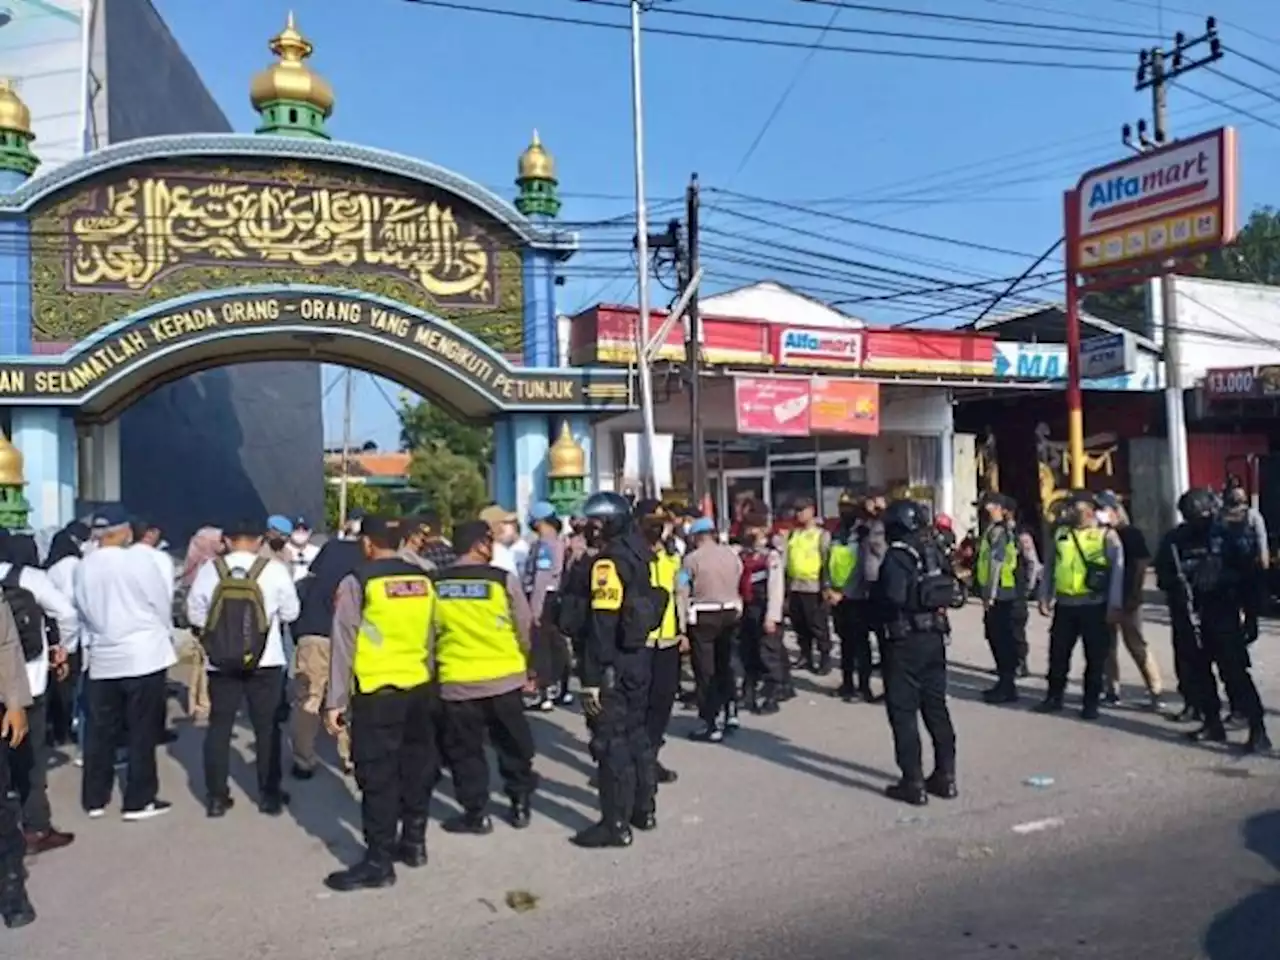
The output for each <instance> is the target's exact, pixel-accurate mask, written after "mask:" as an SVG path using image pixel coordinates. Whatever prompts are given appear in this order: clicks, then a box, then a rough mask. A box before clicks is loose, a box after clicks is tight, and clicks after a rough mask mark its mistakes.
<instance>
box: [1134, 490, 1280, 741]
mask: <svg viewBox="0 0 1280 960" xmlns="http://www.w3.org/2000/svg"><path fill="white" fill-rule="evenodd" d="M1178 510H1179V512H1180V513H1181V514H1182V516H1183V523H1181V524H1179V525H1178V526H1177V527H1176V528H1175V529H1173V530H1171V531H1170V532H1169V533H1168V534H1167V535H1166V536H1165V538H1164V540H1163V541H1162V542H1161V544H1160V549H1159V551H1158V552H1157V555H1156V563H1155V566H1156V578H1157V583H1158V584H1159V586H1160V589H1162V590H1164V591H1165V594H1166V596H1167V597H1168V601H1169V612H1170V614H1171V616H1172V619H1173V627H1174V637H1175V642H1177V640H1178V637H1179V636H1181V637H1182V646H1183V651H1184V652H1183V659H1184V669H1185V670H1186V671H1187V673H1188V675H1187V676H1186V677H1184V678H1183V681H1182V684H1183V687H1184V689H1185V694H1184V695H1185V696H1189V697H1190V698H1191V700H1192V702H1193V704H1194V705H1195V706H1196V707H1197V708H1198V709H1199V711H1200V714H1201V717H1202V719H1203V721H1204V726H1203V727H1201V728H1200V729H1199V730H1197V731H1195V732H1194V733H1192V734H1190V736H1191V738H1192V739H1194V740H1197V741H1203V740H1208V741H1213V742H1217V743H1221V742H1223V741H1225V740H1226V738H1227V734H1226V730H1225V728H1224V726H1223V723H1222V701H1221V699H1220V698H1219V696H1218V684H1217V682H1216V681H1215V679H1214V676H1213V668H1214V666H1217V668H1218V672H1219V673H1220V674H1221V676H1222V683H1223V685H1224V686H1225V687H1226V688H1227V695H1228V696H1229V697H1230V698H1231V702H1232V703H1233V704H1234V705H1235V708H1236V709H1237V710H1238V711H1239V712H1240V714H1241V715H1242V716H1243V717H1244V718H1245V719H1246V720H1247V721H1248V723H1249V740H1248V742H1247V743H1246V745H1245V748H1246V750H1248V751H1249V752H1259V751H1264V750H1269V749H1270V748H1271V741H1270V739H1269V738H1268V737H1267V731H1266V725H1265V723H1264V722H1263V717H1264V710H1263V707H1262V700H1261V699H1260V698H1259V696H1258V688H1257V687H1256V686H1255V685H1254V682H1253V677H1252V676H1251V675H1250V673H1249V646H1248V641H1247V639H1246V633H1245V624H1244V607H1245V605H1246V595H1247V591H1248V590H1250V589H1256V587H1257V583H1258V578H1257V576H1256V574H1255V570H1256V567H1257V554H1256V553H1249V552H1248V551H1247V548H1246V545H1244V544H1242V543H1241V541H1240V540H1239V539H1238V538H1236V537H1234V536H1232V535H1231V534H1230V532H1229V531H1228V530H1227V529H1226V528H1225V527H1224V526H1223V525H1222V524H1220V523H1219V522H1217V521H1216V520H1215V513H1216V502H1215V498H1214V495H1213V493H1212V492H1211V491H1209V490H1189V491H1187V492H1186V493H1184V494H1183V495H1182V497H1181V499H1180V500H1179V501H1178Z"/></svg>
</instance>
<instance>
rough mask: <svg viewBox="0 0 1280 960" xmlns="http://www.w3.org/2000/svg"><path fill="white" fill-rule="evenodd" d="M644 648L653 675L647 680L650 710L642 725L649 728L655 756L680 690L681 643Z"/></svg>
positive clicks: (663, 738) (669, 721)
mask: <svg viewBox="0 0 1280 960" xmlns="http://www.w3.org/2000/svg"><path fill="white" fill-rule="evenodd" d="M646 649H647V650H648V655H649V674H650V676H651V677H652V678H653V679H652V681H651V682H650V684H649V711H648V714H647V718H646V720H645V729H647V730H648V731H649V743H650V744H651V745H652V746H653V755H654V756H655V757H657V755H658V751H659V750H661V749H662V743H663V741H664V740H665V739H666V736H667V725H668V724H669V723H671V711H672V710H674V709H675V705H676V697H677V696H678V695H679V693H680V647H679V646H677V645H672V646H669V647H647V648H646Z"/></svg>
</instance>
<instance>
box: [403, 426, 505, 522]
mask: <svg viewBox="0 0 1280 960" xmlns="http://www.w3.org/2000/svg"><path fill="white" fill-rule="evenodd" d="M409 482H410V483H411V484H412V485H413V486H414V488H415V489H417V490H419V491H420V492H421V493H422V498H423V501H424V502H425V503H427V504H428V505H429V506H430V507H431V509H432V510H434V511H435V512H436V513H437V514H438V515H439V517H440V523H441V525H442V526H443V527H444V529H446V530H451V529H452V528H453V525H454V523H455V522H457V521H459V520H466V519H469V518H471V517H474V516H475V515H476V514H477V513H479V512H480V510H481V508H482V507H484V505H485V504H486V503H488V501H489V490H488V484H486V483H485V478H484V473H483V472H482V471H481V469H480V467H479V465H478V464H477V463H476V461H475V460H473V459H472V458H470V457H467V456H464V455H463V454H461V453H457V452H455V451H453V450H450V449H449V448H447V447H446V446H445V445H444V444H443V443H433V444H430V445H428V446H423V447H419V448H417V449H415V450H414V451H413V459H412V460H411V461H410V462H409Z"/></svg>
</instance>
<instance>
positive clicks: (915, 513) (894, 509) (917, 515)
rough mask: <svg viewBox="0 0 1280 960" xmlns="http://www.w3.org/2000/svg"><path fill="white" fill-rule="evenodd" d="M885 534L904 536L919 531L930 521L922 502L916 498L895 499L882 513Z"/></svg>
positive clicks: (881, 518)
mask: <svg viewBox="0 0 1280 960" xmlns="http://www.w3.org/2000/svg"><path fill="white" fill-rule="evenodd" d="M880 520H881V522H882V523H883V524H884V532H885V536H888V537H903V536H910V535H912V534H916V533H919V532H920V531H921V530H922V529H924V528H925V527H926V526H928V523H929V521H928V520H927V519H926V517H925V512H924V510H923V508H922V507H921V506H920V504H918V503H916V502H915V501H914V500H894V501H893V502H892V503H890V504H889V505H888V506H887V507H885V508H884V513H882V514H881V515H880Z"/></svg>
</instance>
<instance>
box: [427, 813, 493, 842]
mask: <svg viewBox="0 0 1280 960" xmlns="http://www.w3.org/2000/svg"><path fill="white" fill-rule="evenodd" d="M440 828H441V829H442V830H444V831H445V832H446V833H470V834H474V835H475V836H477V837H483V836H487V835H488V834H490V833H493V821H492V820H490V819H489V815H488V814H487V813H484V812H483V811H478V812H475V813H472V812H470V811H464V812H462V813H460V814H458V815H457V816H456V817H450V818H449V819H448V820H446V821H445V822H444V823H442V824H440Z"/></svg>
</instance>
